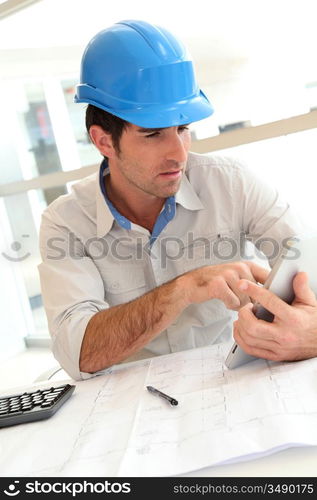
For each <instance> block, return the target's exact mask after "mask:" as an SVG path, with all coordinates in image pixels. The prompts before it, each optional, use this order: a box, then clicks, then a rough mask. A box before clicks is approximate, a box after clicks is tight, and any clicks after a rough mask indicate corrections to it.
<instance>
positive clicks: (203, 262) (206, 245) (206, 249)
mask: <svg viewBox="0 0 317 500" xmlns="http://www.w3.org/2000/svg"><path fill="white" fill-rule="evenodd" d="M237 260H240V248H239V241H238V239H237V238H235V237H234V231H233V230H232V229H230V228H225V229H220V230H219V231H217V232H214V233H211V234H207V235H203V236H201V235H199V236H195V238H193V240H192V241H191V242H186V241H185V242H184V246H183V249H182V259H181V261H180V265H181V269H180V271H181V272H183V273H184V272H187V271H191V270H192V269H197V268H198V267H202V266H210V265H216V264H224V263H226V262H233V261H237Z"/></svg>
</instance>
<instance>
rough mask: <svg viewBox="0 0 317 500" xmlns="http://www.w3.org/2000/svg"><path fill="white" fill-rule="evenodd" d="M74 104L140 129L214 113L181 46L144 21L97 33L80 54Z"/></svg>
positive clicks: (124, 23) (118, 25)
mask: <svg viewBox="0 0 317 500" xmlns="http://www.w3.org/2000/svg"><path fill="white" fill-rule="evenodd" d="M74 100H75V102H87V103H89V104H93V105H94V106H97V107H98V108H101V109H103V110H105V111H108V113H112V114H113V115H116V116H118V117H120V118H122V119H124V120H126V121H128V122H130V123H133V124H135V125H138V126H140V127H144V128H160V127H172V126H178V125H184V124H186V123H191V122H195V121H198V120H202V119H203V118H206V117H207V116H210V115H211V114H212V113H213V107H212V105H211V104H210V102H209V100H208V99H207V97H206V96H205V94H204V93H203V92H202V91H201V90H200V88H199V87H198V84H197V82H196V77H195V72H194V67H193V63H192V60H191V58H190V57H189V56H188V54H187V52H186V49H185V47H184V46H183V44H182V43H180V42H179V41H178V40H177V39H176V38H175V37H174V36H173V35H172V34H171V33H170V32H169V31H167V30H166V29H164V28H161V27H159V26H155V25H152V24H149V23H147V22H145V21H134V20H128V21H120V22H118V23H116V24H114V25H113V26H111V27H109V28H107V29H105V30H103V31H101V32H99V33H97V35H96V36H95V37H94V38H93V39H92V40H91V41H90V42H89V44H88V45H87V47H86V49H85V52H84V54H83V57H82V62H81V76H80V83H79V84H78V85H77V88H76V95H75V98H74Z"/></svg>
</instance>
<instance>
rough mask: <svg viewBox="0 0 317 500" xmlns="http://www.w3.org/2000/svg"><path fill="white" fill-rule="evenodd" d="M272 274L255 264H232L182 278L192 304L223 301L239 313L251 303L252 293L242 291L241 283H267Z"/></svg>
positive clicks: (204, 268) (205, 269)
mask: <svg viewBox="0 0 317 500" xmlns="http://www.w3.org/2000/svg"><path fill="white" fill-rule="evenodd" d="M268 274H269V271H268V270H267V269H264V268H263V267H260V266H258V265H257V264H255V263H254V262H250V261H241V262H229V263H227V264H220V265H217V266H204V267H199V268H198V269H194V270H193V271H189V272H188V273H186V274H183V275H182V276H180V278H181V280H182V281H183V288H184V293H185V294H186V300H187V303H188V304H192V303H199V302H204V301H206V300H210V299H219V300H222V301H223V302H224V304H225V305H226V307H227V308H228V309H233V310H235V311H237V310H239V309H240V308H241V307H242V306H244V305H245V304H247V303H248V302H250V298H249V295H248V293H246V292H244V291H241V290H240V289H239V288H238V283H239V282H240V280H241V279H246V280H250V281H252V282H259V283H264V281H265V280H266V278H267V276H268Z"/></svg>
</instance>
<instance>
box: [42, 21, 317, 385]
mask: <svg viewBox="0 0 317 500" xmlns="http://www.w3.org/2000/svg"><path fill="white" fill-rule="evenodd" d="M75 100H76V102H86V103H88V108H87V113H86V126H87V130H88V132H89V134H90V137H91V140H92V141H93V143H94V144H95V146H96V148H97V149H98V150H99V151H100V153H101V155H102V156H103V157H104V161H103V162H102V164H101V168H100V173H99V175H98V176H97V177H96V176H95V175H93V176H90V177H88V178H86V179H84V180H83V181H81V182H79V183H77V184H76V185H74V187H73V192H72V193H71V194H69V195H66V196H63V197H60V198H59V199H57V200H56V201H55V202H53V203H52V204H51V205H50V206H49V207H48V209H47V210H46V211H45V212H44V214H43V218H42V225H41V234H40V247H41V254H42V259H43V262H42V263H41V265H40V266H39V271H40V276H41V285H42V294H43V299H44V305H45V308H46V312H47V317H48V323H49V328H50V333H51V336H52V340H53V352H54V354H55V357H56V358H57V359H58V361H59V362H60V364H61V366H62V367H63V368H64V369H65V370H66V371H67V372H68V373H69V374H70V375H71V376H72V377H73V378H75V379H76V378H87V377H89V376H91V374H93V373H95V372H97V371H99V370H102V369H104V368H107V367H109V366H111V365H113V364H115V363H118V362H121V361H123V360H127V359H133V358H131V356H132V357H133V356H135V357H141V356H149V355H158V354H166V353H169V352H174V351H178V350H184V349H190V348H194V347H197V346H204V345H208V344H211V343H215V342H221V341H224V340H229V339H230V338H231V335H232V318H233V315H234V314H235V313H233V312H232V311H238V310H239V311H240V312H239V314H240V318H239V319H238V321H237V322H235V326H234V331H235V338H236V339H237V341H238V342H239V343H240V344H241V346H242V347H243V348H244V349H245V350H246V352H249V353H251V354H255V355H259V356H263V357H266V358H268V359H299V358H303V357H309V356H314V355H316V352H317V341H316V340H315V339H317V337H316V333H317V332H316V324H317V313H316V311H317V308H316V301H315V297H314V295H313V293H312V292H311V291H310V290H309V288H308V284H307V279H306V277H305V276H304V275H302V274H299V275H298V276H297V278H296V281H295V284H294V286H295V293H296V299H295V302H294V304H293V305H292V306H287V305H286V304H284V303H283V302H282V301H280V300H279V299H278V298H277V297H274V296H272V294H271V293H270V292H268V291H265V290H262V289H260V288H259V287H258V286H257V285H256V282H260V283H263V282H264V281H265V279H266V277H267V274H268V271H267V270H266V269H265V268H263V267H262V266H259V265H257V264H256V263H255V262H254V261H253V260H252V259H249V260H247V258H246V255H245V247H244V243H245V238H244V239H243V238H242V239H241V235H246V238H247V239H248V240H251V241H253V242H254V244H255V245H256V247H258V248H260V249H261V250H262V252H263V253H264V254H265V255H266V256H267V257H268V258H269V260H270V262H271V263H273V261H274V260H275V258H276V257H277V255H278V253H279V251H280V250H281V248H282V246H283V244H284V243H285V241H286V240H287V239H288V238H289V237H290V236H292V235H295V234H297V233H299V232H300V231H301V226H300V224H299V222H298V221H297V219H296V218H295V217H294V215H292V214H291V212H290V210H289V207H288V205H287V204H285V203H284V202H283V201H282V200H280V198H279V197H278V195H277V194H276V192H275V191H274V190H272V189H270V188H269V187H267V186H264V185H263V183H262V182H259V181H258V180H257V179H256V178H255V177H254V176H253V175H252V174H251V173H250V172H249V171H248V170H247V169H245V168H243V167H242V166H241V165H239V164H237V163H236V162H234V161H232V160H230V159H225V158H218V157H216V156H215V157H208V156H203V155H195V154H193V153H189V148H190V132H189V130H188V125H189V124H190V123H191V122H194V121H197V120H201V119H203V118H206V117H207V116H209V115H211V114H212V112H213V108H212V106H211V104H210V102H209V101H208V99H207V97H206V96H205V95H204V94H203V92H202V91H201V90H200V89H199V87H198V85H197V82H196V79H195V74H194V70H193V65H192V61H191V60H190V58H189V57H188V55H187V53H186V50H185V48H184V47H183V45H182V44H181V43H180V42H179V41H178V40H176V39H175V37H174V36H173V35H172V34H171V33H169V32H168V31H167V30H165V29H163V28H159V27H157V26H153V25H151V24H149V23H146V22H143V21H123V22H120V23H116V24H115V25H114V26H111V27H110V28H108V29H106V30H104V31H102V32H100V33H98V34H97V35H96V36H95V37H94V38H93V39H92V40H91V42H90V43H89V44H88V46H87V48H86V50H85V53H84V55H83V59H82V69H81V83H80V84H79V85H78V86H77V94H76V97H75ZM272 242H273V243H277V246H278V252H277V251H276V247H275V246H274V245H273V247H274V248H273V250H274V251H273V252H272ZM241 280H242V281H241ZM250 299H251V300H259V301H260V302H262V303H263V305H266V306H268V308H269V309H271V310H272V312H274V313H275V314H276V320H275V321H274V323H273V324H272V325H269V324H263V322H261V321H259V320H257V319H256V318H255V317H254V316H253V314H252V312H251V309H250Z"/></svg>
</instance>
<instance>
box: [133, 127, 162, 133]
mask: <svg viewBox="0 0 317 500" xmlns="http://www.w3.org/2000/svg"><path fill="white" fill-rule="evenodd" d="M165 128H166V127H160V128H137V130H136V131H137V132H141V133H143V134H148V133H149V132H159V131H160V130H164V129H165Z"/></svg>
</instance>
